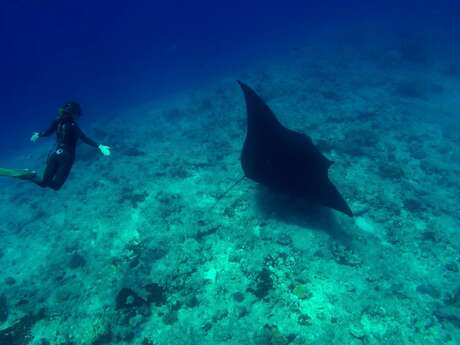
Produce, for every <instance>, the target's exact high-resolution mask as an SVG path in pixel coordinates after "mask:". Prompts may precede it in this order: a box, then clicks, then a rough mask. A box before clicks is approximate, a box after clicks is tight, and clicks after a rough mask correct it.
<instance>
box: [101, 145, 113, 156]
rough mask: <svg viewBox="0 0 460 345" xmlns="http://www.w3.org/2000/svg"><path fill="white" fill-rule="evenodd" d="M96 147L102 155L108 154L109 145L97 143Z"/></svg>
mask: <svg viewBox="0 0 460 345" xmlns="http://www.w3.org/2000/svg"><path fill="white" fill-rule="evenodd" d="M98 149H99V151H101V153H102V154H103V155H104V156H110V153H111V152H110V146H105V145H99V146H98Z"/></svg>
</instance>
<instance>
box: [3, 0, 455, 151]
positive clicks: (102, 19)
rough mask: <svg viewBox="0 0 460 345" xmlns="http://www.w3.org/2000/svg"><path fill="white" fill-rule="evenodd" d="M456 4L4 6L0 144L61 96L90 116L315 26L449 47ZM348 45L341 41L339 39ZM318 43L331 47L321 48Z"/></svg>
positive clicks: (361, 37) (359, 37)
mask: <svg viewBox="0 0 460 345" xmlns="http://www.w3.org/2000/svg"><path fill="white" fill-rule="evenodd" d="M458 9H459V8H458V4H456V2H455V1H436V2H434V1H433V2H430V1H423V2H412V1H405V2H403V3H400V2H396V1H394V2H393V1H390V2H379V1H378V2H372V3H367V2H364V1H347V2H346V3H344V2H341V1H326V2H322V3H321V4H318V3H315V2H310V1H287V2H283V3H280V2H277V1H263V2H262V1H255V2H247V1H239V0H235V1H225V2H219V3H216V2H214V1H200V2H186V1H171V2H168V3H158V2H152V1H137V2H136V3H135V4H133V5H127V4H126V3H125V2H121V1H114V2H111V3H110V4H108V3H106V2H100V3H99V2H98V3H94V2H91V1H82V2H78V3H70V2H59V1H49V0H48V1H43V2H31V1H5V2H3V3H2V6H1V28H0V29H1V32H0V37H2V54H1V56H0V59H1V60H0V64H1V69H2V70H1V75H2V78H1V90H0V91H1V92H0V95H1V104H2V132H1V134H2V135H1V139H0V140H1V141H0V143H1V144H0V145H1V146H0V147H2V152H4V151H5V149H8V150H9V149H12V148H14V147H16V146H21V145H23V144H24V142H23V140H24V138H25V136H27V134H28V133H29V132H30V131H31V130H33V129H35V128H37V126H43V124H44V122H46V121H47V119H49V117H50V116H54V114H53V112H54V111H55V109H56V108H57V107H58V106H59V104H61V103H62V102H63V100H66V99H78V100H80V102H81V103H82V104H84V108H85V113H86V114H87V115H88V116H98V115H96V114H103V113H110V112H112V111H113V110H116V109H117V108H119V107H122V106H124V105H126V104H132V103H136V102H143V101H146V100H151V99H152V98H153V99H154V98H158V97H161V95H163V94H165V93H172V92H174V91H177V90H178V89H185V88H187V87H193V85H196V82H198V81H200V80H207V79H209V78H212V77H213V76H216V75H220V74H226V72H227V71H230V72H232V71H233V70H232V68H233V67H238V66H241V65H244V64H245V63H247V61H249V60H251V59H256V58H258V57H261V56H267V53H268V52H282V51H283V49H285V47H286V44H287V42H289V41H291V40H295V39H299V40H302V39H304V40H305V39H306V40H308V39H309V38H311V36H314V35H315V32H317V31H318V30H326V31H328V32H329V33H330V35H331V36H332V37H336V38H338V39H341V37H343V35H344V34H346V35H347V36H346V38H344V41H343V42H342V44H347V43H348V44H355V43H356V42H358V41H366V40H368V42H361V43H369V44H376V45H379V44H381V43H383V42H385V40H393V39H395V36H394V34H395V33H396V34H397V33H398V31H404V32H406V33H409V34H411V35H417V36H420V39H422V40H424V42H423V44H426V45H428V46H430V45H432V44H436V45H435V47H437V46H438V44H439V43H441V44H445V45H446V46H449V45H450V44H452V45H456V44H457V43H456V42H457V40H458V36H456V35H458V25H457V23H456V16H457V14H458ZM347 40H348V42H347ZM325 44H330V43H327V42H325Z"/></svg>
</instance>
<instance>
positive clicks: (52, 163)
mask: <svg viewBox="0 0 460 345" xmlns="http://www.w3.org/2000/svg"><path fill="white" fill-rule="evenodd" d="M57 168H58V163H57V157H56V154H55V153H53V154H52V155H51V156H50V157H49V158H48V161H47V162H46V168H45V172H44V173H43V178H42V179H40V178H39V177H38V176H34V177H32V178H31V179H30V180H31V181H32V182H33V183H35V184H36V185H38V186H40V187H43V188H46V187H48V186H49V185H50V183H51V181H52V180H53V177H54V175H55V174H56V171H57Z"/></svg>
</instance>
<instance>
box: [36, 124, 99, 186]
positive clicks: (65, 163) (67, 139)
mask: <svg viewBox="0 0 460 345" xmlns="http://www.w3.org/2000/svg"><path fill="white" fill-rule="evenodd" d="M54 132H56V137H57V138H56V149H55V150H54V151H53V153H51V155H50V156H49V157H48V162H47V165H46V169H45V172H44V174H43V179H42V180H39V179H35V180H33V182H35V183H36V184H38V185H39V186H41V187H44V188H45V187H50V188H52V189H54V190H58V189H59V188H61V187H62V185H63V184H64V182H65V180H66V179H67V177H68V176H69V173H70V170H71V169H72V165H73V162H74V161H75V149H76V146H77V142H78V140H79V139H81V140H82V141H83V142H84V143H86V144H88V145H90V146H93V147H98V144H97V143H96V142H95V141H94V140H92V139H90V138H89V137H87V136H86V135H85V134H84V133H83V132H82V130H81V129H80V128H79V127H78V125H77V123H76V122H75V121H74V120H73V119H72V118H71V117H66V118H58V119H56V120H54V121H53V122H52V123H51V125H50V127H49V128H48V129H47V130H46V131H44V132H41V133H40V134H39V135H40V137H47V136H50V135H51V134H53V133H54Z"/></svg>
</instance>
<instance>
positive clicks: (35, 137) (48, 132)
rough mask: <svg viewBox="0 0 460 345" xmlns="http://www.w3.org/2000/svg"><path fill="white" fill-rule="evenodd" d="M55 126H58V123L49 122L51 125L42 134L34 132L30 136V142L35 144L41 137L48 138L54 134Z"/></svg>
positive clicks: (55, 121)
mask: <svg viewBox="0 0 460 345" xmlns="http://www.w3.org/2000/svg"><path fill="white" fill-rule="evenodd" d="M57 125H58V121H57V120H54V121H53V122H51V125H50V126H49V127H48V129H47V130H46V131H44V132H34V133H33V134H32V137H31V138H30V141H32V142H33V143H34V142H36V141H37V140H38V139H40V138H41V137H48V136H50V135H51V134H53V133H54V132H56V129H57Z"/></svg>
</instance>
